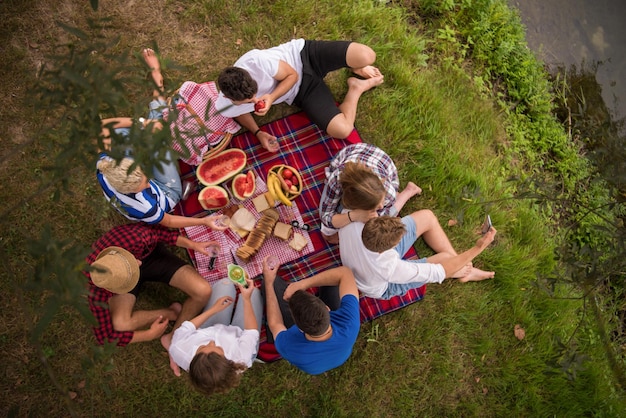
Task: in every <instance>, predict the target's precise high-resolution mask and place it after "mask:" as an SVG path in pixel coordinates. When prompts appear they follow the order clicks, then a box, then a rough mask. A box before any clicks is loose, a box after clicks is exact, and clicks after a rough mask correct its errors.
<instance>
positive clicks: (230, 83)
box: [217, 67, 259, 101]
mask: <svg viewBox="0 0 626 418" xmlns="http://www.w3.org/2000/svg"><path fill="white" fill-rule="evenodd" d="M217 85H218V86H219V88H220V90H221V91H222V93H224V96H226V97H228V98H229V99H230V100H236V101H242V100H248V99H251V98H252V97H253V96H254V95H255V94H256V93H257V91H258V89H259V86H258V85H257V83H256V81H254V80H253V79H252V77H251V76H250V73H249V72H247V71H246V70H244V69H243V68H239V67H226V68H224V69H223V70H222V72H221V73H220V75H219V76H218V77H217Z"/></svg>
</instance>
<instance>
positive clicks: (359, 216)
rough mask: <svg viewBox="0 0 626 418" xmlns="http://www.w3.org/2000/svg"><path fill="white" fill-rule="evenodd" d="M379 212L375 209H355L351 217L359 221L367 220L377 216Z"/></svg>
mask: <svg viewBox="0 0 626 418" xmlns="http://www.w3.org/2000/svg"><path fill="white" fill-rule="evenodd" d="M377 217H378V212H376V211H375V210H364V209H355V210H353V211H351V212H350V219H352V221H357V222H363V223H365V222H367V221H369V220H370V219H372V218H377Z"/></svg>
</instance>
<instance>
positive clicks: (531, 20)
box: [509, 0, 626, 119]
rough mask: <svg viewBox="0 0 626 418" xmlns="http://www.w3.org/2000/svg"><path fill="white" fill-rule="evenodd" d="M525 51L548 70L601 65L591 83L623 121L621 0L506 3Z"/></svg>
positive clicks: (625, 74)
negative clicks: (522, 32) (518, 21)
mask: <svg viewBox="0 0 626 418" xmlns="http://www.w3.org/2000/svg"><path fill="white" fill-rule="evenodd" d="M509 5H511V6H512V7H515V8H517V9H518V10H519V12H520V16H521V18H522V22H523V23H524V25H526V28H527V30H526V34H527V40H528V45H529V46H530V48H531V49H532V50H533V51H535V52H536V53H537V54H538V56H539V57H540V58H541V59H542V60H543V61H544V62H545V63H546V64H548V65H550V66H551V67H554V66H566V67H569V66H570V65H576V66H577V67H578V68H580V67H581V65H583V64H582V63H584V67H585V68H587V69H590V68H591V67H592V65H593V64H594V63H595V62H597V61H602V62H603V64H602V65H600V66H599V68H598V71H597V74H596V79H597V81H598V83H599V84H600V85H601V86H602V97H603V98H604V102H605V103H606V106H607V107H608V108H609V110H610V111H611V113H612V116H613V118H614V119H620V118H623V117H626V0H509Z"/></svg>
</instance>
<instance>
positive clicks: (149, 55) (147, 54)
mask: <svg viewBox="0 0 626 418" xmlns="http://www.w3.org/2000/svg"><path fill="white" fill-rule="evenodd" d="M141 55H142V56H143V60H144V61H145V62H146V64H147V65H148V68H150V71H161V63H159V57H157V55H156V53H155V52H154V50H153V49H151V48H146V49H144V50H143V51H141Z"/></svg>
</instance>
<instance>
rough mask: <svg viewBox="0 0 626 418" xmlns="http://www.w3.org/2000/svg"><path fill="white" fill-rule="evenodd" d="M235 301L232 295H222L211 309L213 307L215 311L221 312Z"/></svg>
mask: <svg viewBox="0 0 626 418" xmlns="http://www.w3.org/2000/svg"><path fill="white" fill-rule="evenodd" d="M233 302H234V299H233V298H232V297H230V296H222V297H221V298H219V299H218V300H217V301H216V302H215V304H214V305H213V306H212V308H211V309H213V310H214V311H215V313H217V312H221V311H223V310H224V309H226V308H227V307H229V306H230V304H231V303H233Z"/></svg>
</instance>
